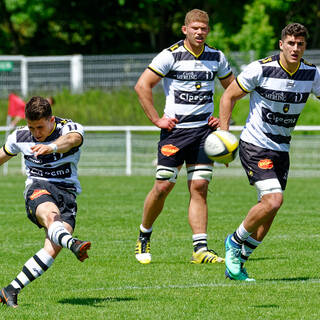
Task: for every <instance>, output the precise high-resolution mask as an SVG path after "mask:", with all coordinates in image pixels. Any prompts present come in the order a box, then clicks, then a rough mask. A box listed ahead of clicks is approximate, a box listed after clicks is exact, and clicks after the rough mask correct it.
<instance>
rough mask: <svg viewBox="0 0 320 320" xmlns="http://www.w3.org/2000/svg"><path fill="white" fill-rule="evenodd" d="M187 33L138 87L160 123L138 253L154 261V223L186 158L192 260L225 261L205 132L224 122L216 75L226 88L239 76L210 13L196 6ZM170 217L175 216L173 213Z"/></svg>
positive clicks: (145, 107)
mask: <svg viewBox="0 0 320 320" xmlns="http://www.w3.org/2000/svg"><path fill="white" fill-rule="evenodd" d="M182 32H183V34H184V35H185V39H184V40H181V41H179V42H177V43H176V44H174V45H172V46H171V47H169V48H167V49H164V50H163V51H162V52H161V53H159V54H158V55H157V56H156V57H155V58H154V59H153V61H152V62H151V64H150V65H149V66H148V68H147V69H146V70H145V71H144V72H143V74H142V75H141V77H140V78H139V80H138V82H137V84H136V86H135V90H136V92H137V94H138V96H139V101H140V103H141V106H142V108H143V110H144V112H145V114H146V115H147V117H148V118H149V119H150V121H151V122H152V123H153V124H154V125H156V126H157V127H159V128H161V134H160V142H159V144H158V166H157V170H156V180H155V183H154V186H153V188H152V190H151V191H150V192H149V194H148V195H147V197H146V199H145V203H144V208H143V216H142V223H141V225H140V235H139V238H138V241H137V244H136V250H135V254H136V258H137V260H138V261H139V262H140V263H142V264H147V263H150V262H151V253H150V236H151V232H152V226H153V223H154V222H155V220H156V219H157V217H158V215H159V214H160V213H161V211H162V209H163V206H164V203H165V200H166V197H167V196H168V194H169V193H170V191H171V190H172V188H173V187H174V185H175V183H176V180H177V176H178V173H179V171H180V169H181V167H182V165H183V164H184V163H186V169H187V174H188V188H189V193H190V202H189V212H188V214H189V224H190V226H191V229H192V232H193V236H192V239H193V247H194V249H193V253H192V258H191V262H192V263H215V262H224V259H222V258H220V257H219V256H218V255H217V254H216V253H215V252H214V251H213V250H209V249H208V246H207V221H208V208H207V191H208V184H209V182H210V180H211V177H212V161H211V160H209V159H208V157H207V156H206V155H205V153H204V149H203V145H204V140H205V138H206V137H207V136H208V135H209V134H210V133H211V132H212V130H215V129H216V128H217V127H218V125H219V120H218V119H217V118H214V117H213V116H212V114H213V95H214V79H215V77H217V78H218V79H219V80H220V82H221V84H222V86H223V87H224V88H227V87H228V85H229V84H230V83H231V82H232V80H233V79H234V76H233V74H232V71H231V69H230V66H229V63H228V62H227V60H226V58H225V56H224V54H223V53H222V52H221V51H219V50H216V49H214V48H211V47H209V46H208V45H206V44H205V41H206V37H207V35H208V32H209V17H208V14H207V13H206V12H204V11H202V10H198V9H194V10H191V11H189V12H188V13H187V14H186V16H185V25H184V26H182ZM161 79H163V86H164V92H165V95H166V104H165V108H164V115H163V116H162V117H160V116H159V114H158V112H157V111H156V109H155V107H154V103H153V95H152V89H153V88H154V87H155V86H156V85H157V84H158V83H159V82H160V80H161ZM169 219H175V217H170V218H169Z"/></svg>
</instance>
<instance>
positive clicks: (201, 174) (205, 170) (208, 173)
mask: <svg viewBox="0 0 320 320" xmlns="http://www.w3.org/2000/svg"><path fill="white" fill-rule="evenodd" d="M212 168H213V167H212V165H209V164H206V165H204V164H201V165H195V166H192V167H188V168H187V173H188V180H207V181H209V182H210V181H211V179H212Z"/></svg>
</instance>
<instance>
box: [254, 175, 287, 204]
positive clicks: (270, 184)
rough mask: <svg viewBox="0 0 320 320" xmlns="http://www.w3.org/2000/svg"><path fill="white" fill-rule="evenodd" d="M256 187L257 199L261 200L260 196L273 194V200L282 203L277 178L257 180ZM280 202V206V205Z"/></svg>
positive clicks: (281, 191) (280, 189)
mask: <svg viewBox="0 0 320 320" xmlns="http://www.w3.org/2000/svg"><path fill="white" fill-rule="evenodd" d="M254 185H255V187H256V189H257V195H258V201H261V199H262V197H263V196H265V195H268V194H272V195H274V194H275V195H274V196H273V198H274V199H277V200H274V202H278V203H279V202H281V204H282V193H283V190H282V188H281V185H280V182H279V180H278V179H276V178H274V179H266V180H261V181H257V182H256V183H255V184H254ZM281 204H280V206H281Z"/></svg>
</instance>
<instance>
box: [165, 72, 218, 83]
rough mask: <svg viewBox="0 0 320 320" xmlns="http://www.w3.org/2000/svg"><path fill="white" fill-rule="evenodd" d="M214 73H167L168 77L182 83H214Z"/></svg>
mask: <svg viewBox="0 0 320 320" xmlns="http://www.w3.org/2000/svg"><path fill="white" fill-rule="evenodd" d="M216 74H217V73H216V72H213V71H175V70H172V71H170V72H168V73H167V75H166V77H167V78H170V79H175V80H181V81H197V80H198V81H212V80H214V78H215V76H216Z"/></svg>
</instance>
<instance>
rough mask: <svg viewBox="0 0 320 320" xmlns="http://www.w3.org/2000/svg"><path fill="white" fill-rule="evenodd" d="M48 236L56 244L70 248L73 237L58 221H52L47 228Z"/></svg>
mask: <svg viewBox="0 0 320 320" xmlns="http://www.w3.org/2000/svg"><path fill="white" fill-rule="evenodd" d="M48 236H49V238H50V240H51V241H53V242H54V243H55V244H56V245H58V246H61V247H63V248H67V249H70V247H71V245H72V243H73V237H72V235H71V234H70V232H69V231H68V230H67V229H66V228H65V227H64V225H63V223H62V222H60V221H55V222H54V223H52V224H51V225H50V227H49V229H48Z"/></svg>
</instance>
